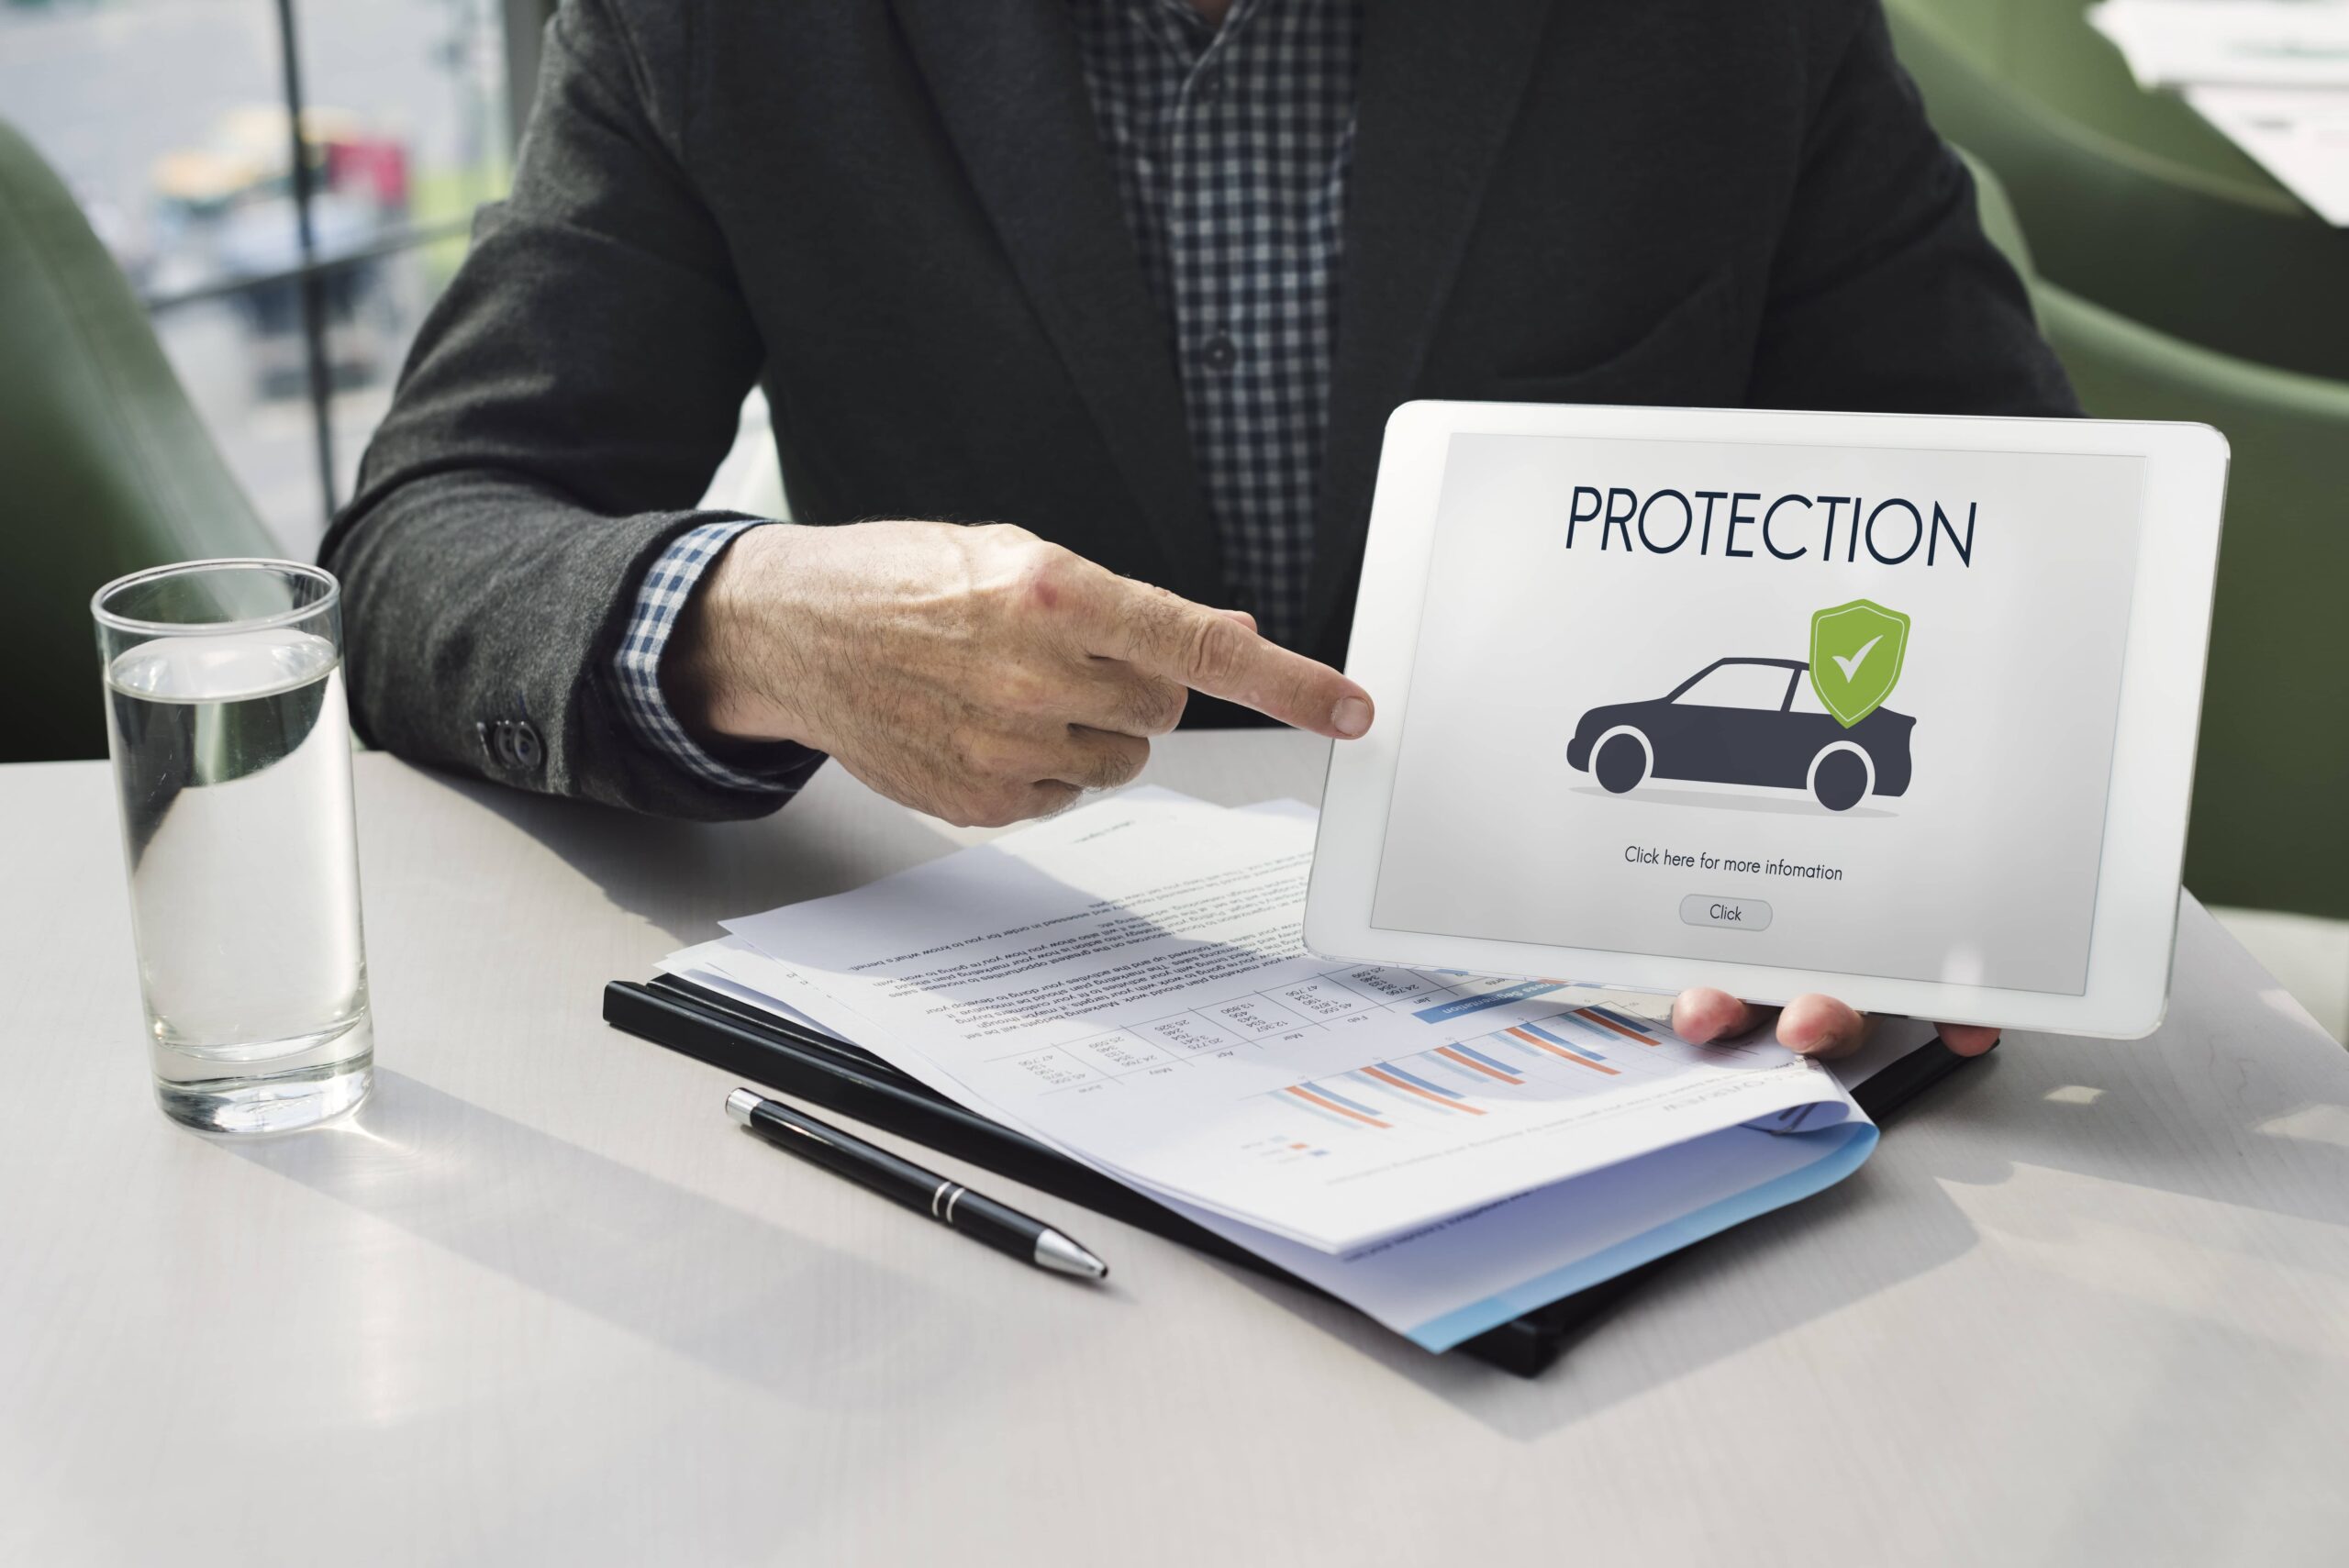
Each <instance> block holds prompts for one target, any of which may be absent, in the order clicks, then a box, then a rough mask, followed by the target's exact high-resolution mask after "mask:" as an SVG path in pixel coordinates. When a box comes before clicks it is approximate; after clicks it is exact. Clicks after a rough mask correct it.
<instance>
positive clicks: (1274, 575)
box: [616, 0, 1434, 793]
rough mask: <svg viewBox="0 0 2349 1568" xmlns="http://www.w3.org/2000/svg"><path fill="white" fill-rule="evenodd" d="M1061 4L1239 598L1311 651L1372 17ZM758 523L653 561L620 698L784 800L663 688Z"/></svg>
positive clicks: (663, 740)
mask: <svg viewBox="0 0 2349 1568" xmlns="http://www.w3.org/2000/svg"><path fill="white" fill-rule="evenodd" d="M1421 3H1424V4H1432V3H1434V0H1421ZM1069 8H1070V12H1071V15H1072V17H1074V22H1075V25H1076V36H1077V43H1078V49H1079V54H1080V57H1081V60H1082V61H1083V66H1084V72H1085V92H1086V94H1087V95H1088V96H1089V98H1090V99H1091V101H1092V105H1093V117H1094V121H1095V125H1096V127H1097V129H1098V131H1099V134H1100V137H1101V141H1102V145H1103V147H1104V149H1105V150H1107V151H1108V155H1109V164H1110V168H1111V171H1112V172H1113V174H1114V175H1115V178H1116V182H1117V189H1118V199H1119V206H1120V208H1121V210H1122V211H1123V213H1124V217H1125V221H1126V226H1127V228H1129V230H1130V232H1131V234H1132V236H1133V241H1134V249H1135V250H1136V252H1137V254H1138V255H1139V257H1140V259H1141V270H1142V275H1143V277H1144V279H1145V280H1146V281H1147V283H1148V284H1149V287H1150V292H1151V295H1152V299H1153V300H1155V301H1156V303H1157V306H1158V308H1159V312H1160V314H1161V315H1162V316H1163V317H1164V319H1165V322H1166V328H1167V333H1168V337H1169V341H1170V343H1171V345H1172V348H1173V350H1174V354H1175V366H1176V369H1177V372H1178V373H1179V374H1180V376H1181V379H1182V384H1183V397H1184V409H1185V416H1186V419H1187V421H1188V424H1189V427H1190V437H1191V449H1192V451H1193V453H1194V455H1195V457H1196V459H1197V462H1198V465H1199V471H1200V476H1201V478H1202V480H1203V481H1204V483H1205V484H1206V488H1207V500H1208V510H1209V511H1210V513H1211V514H1212V516H1213V517H1214V519H1215V524H1216V528H1217V533H1218V537H1219V539H1220V541H1221V544H1222V547H1223V562H1224V579H1225V582H1224V587H1225V592H1226V595H1228V598H1227V602H1228V604H1229V605H1230V606H1231V607H1234V608H1239V609H1245V610H1249V611H1251V612H1252V613H1253V614H1254V615H1255V617H1256V619H1257V623H1258V625H1259V626H1260V627H1261V628H1262V629H1263V630H1264V634H1265V635H1266V636H1268V637H1270V638H1272V639H1275V640H1276V641H1282V642H1293V641H1295V640H1296V639H1297V638H1299V637H1301V636H1302V635H1303V633H1304V619H1305V590H1306V580H1307V573H1308V569H1309V567H1310V563H1311V562H1312V554H1313V510H1314V502H1315V497H1316V493H1317V490H1318V486H1319V479H1320V466H1321V441H1322V431H1323V428H1324V426H1325V424H1326V423H1327V419H1328V410H1329V389H1330V355H1331V352H1332V349H1333V346H1334V343H1335V341H1336V338H1337V325H1338V262H1339V254H1340V241H1341V233H1342V229H1343V226H1344V218H1345V197H1346V176H1347V172H1348V168H1349V166H1350V164H1351V162H1352V161H1353V137H1354V131H1353V126H1354V82H1355V71H1356V61H1357V55H1358V50H1359V43H1360V38H1361V17H1362V6H1361V0H1236V4H1234V5H1233V6H1232V7H1231V10H1230V14H1229V15H1228V16H1227V17H1225V18H1224V22H1223V26H1222V27H1221V28H1210V27H1208V24H1207V23H1206V22H1205V21H1204V20H1203V19H1202V18H1201V17H1200V16H1199V14H1198V12H1197V9H1196V8H1195V7H1194V6H1192V5H1191V3H1190V0H1069ZM751 526H752V525H751V524H749V523H745V522H740V521H729V522H719V523H708V524H705V525H703V526H701V527H699V528H693V529H691V530H690V531H688V532H686V533H685V534H682V535H680V536H678V538H677V539H676V541H675V542H674V544H672V545H671V546H670V547H669V549H668V550H667V551H666V552H665V553H663V554H662V556H661V557H660V558H659V559H658V560H656V561H655V562H653V564H652V567H651V571H649V572H648V573H646V575H645V579H644V583H643V585H642V587H641V588H640V590H639V592H638V595H637V600H636V606H635V609H634V612H633V614H632V616H631V617H630V620H629V628H628V633H627V636H626V637H625V638H624V639H623V640H622V642H621V644H620V651H619V653H618V657H617V661H616V664H617V673H618V677H619V679H618V692H619V697H620V706H621V709H622V711H623V712H625V713H626V714H627V715H628V717H629V720H630V721H631V722H632V724H633V725H634V726H635V728H636V730H637V732H638V734H639V736H640V738H641V739H642V740H644V741H645V742H646V743H648V744H650V745H651V746H653V747H654V748H656V749H658V750H659V751H662V752H663V753H665V754H666V755H668V756H669V757H670V758H671V759H673V760H674V762H676V763H677V764H678V765H679V766H680V767H682V768H684V769H685V771H686V772H688V773H692V774H694V775H695V776H696V777H698V778H701V779H702V780H704V781H706V782H707V783H710V784H718V785H720V786H723V787H726V788H729V789H745V790H764V791H768V792H771V793H784V792H786V791H788V790H789V789H790V788H791V787H793V786H792V784H789V783H786V782H785V781H784V780H783V779H781V778H778V777H776V776H774V775H770V774H765V773H746V772H744V771H742V770H740V769H738V768H732V767H729V766H727V765H726V764H724V763H722V762H718V760H717V759H716V758H714V757H712V756H710V755H709V753H708V752H707V751H705V750H703V749H702V748H701V747H699V746H697V745H696V744H695V743H694V741H693V740H692V738H691V737H690V736H688V735H687V734H686V733H685V728H684V726H682V725H681V724H679V723H678V722H677V718H676V716H675V715H674V713H672V712H671V711H670V708H669V705H668V703H667V701H666V700H665V699H664V698H663V697H662V692H661V658H662V651H664V650H665V649H666V647H667V645H668V640H669V633H670V632H671V630H672V629H673V628H674V626H675V624H676V617H677V614H678V612H679V610H681V609H682V608H683V607H684V606H685V601H686V599H687V598H688V597H689V596H690V595H692V593H693V591H694V588H695V585H696V584H697V583H698V582H699V581H700V578H701V574H702V573H703V572H704V571H705V570H707V567H708V565H709V563H710V562H712V561H713V560H715V559H716V558H717V556H718V552H719V551H720V550H723V549H724V548H725V546H726V544H727V543H728V541H729V540H730V539H733V538H734V536H735V535H737V534H738V533H740V531H741V530H742V529H743V528H748V527H751ZM789 772H790V773H792V774H793V775H794V776H795V777H804V776H805V772H804V769H802V768H800V767H798V766H796V765H794V766H793V767H792V768H790V770H789Z"/></svg>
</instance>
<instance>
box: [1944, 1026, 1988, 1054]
mask: <svg viewBox="0 0 2349 1568" xmlns="http://www.w3.org/2000/svg"><path fill="white" fill-rule="evenodd" d="M1933 1028H1935V1029H1939V1030H1940V1031H1941V1037H1942V1043H1943V1045H1945V1046H1948V1047H1949V1048H1950V1049H1951V1050H1952V1051H1955V1052H1957V1054H1958V1055H1960V1056H1979V1055H1981V1054H1982V1053H1983V1052H1984V1051H1987V1050H1989V1049H1990V1048H1991V1047H1992V1046H1994V1045H1996V1044H1998V1030H1997V1029H1992V1028H1990V1027H1989V1026H1988V1025H1987V1024H1935V1025H1934V1026H1933Z"/></svg>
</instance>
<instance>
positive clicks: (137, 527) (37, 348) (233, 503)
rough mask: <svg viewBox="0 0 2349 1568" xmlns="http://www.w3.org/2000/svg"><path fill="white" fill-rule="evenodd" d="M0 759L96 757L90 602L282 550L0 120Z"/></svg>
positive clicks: (110, 278) (94, 250) (92, 245)
mask: <svg viewBox="0 0 2349 1568" xmlns="http://www.w3.org/2000/svg"><path fill="white" fill-rule="evenodd" d="M0 365H6V367H7V374H6V376H5V377H0V496H5V500H4V501H0V528H5V529H6V540H5V545H6V558H7V562H8V564H7V568H6V571H4V572H0V668H5V669H6V670H7V671H8V673H9V684H8V693H7V697H6V706H0V762H30V761H38V760H42V759H50V758H64V757H102V756H104V755H106V727H105V718H104V714H105V706H104V703H103V700H102V699H101V696H100V695H99V685H98V669H97V653H96V648H95V642H94V640H93V634H92V631H91V628H90V612H89V601H90V595H91V594H93V593H94V592H95V591H96V589H97V588H98V587H99V585H100V584H104V583H105V582H106V581H107V580H108V579H109V578H113V577H117V576H119V575H121V574H122V573H126V572H135V571H137V570H139V568H141V567H145V566H156V565H161V564H162V563H164V562H172V561H189V560H195V559H200V558H203V557H206V556H228V555H272V556H273V555H277V554H280V553H282V552H281V551H280V550H279V549H278V547H277V544H276V542H275V541H274V540H273V539H271V538H270V536H269V530H268V529H266V528H263V527H262V523H261V519H260V518H259V517H257V516H255V514H254V512H253V509H252V504H251V503H250V501H248V500H247V499H246V497H245V494H244V492H243V491H242V490H240V489H239V487H238V485H237V482H236V480H235V479H234V478H232V477H231V476H230V475H229V473H228V467H227V465H226V464H225V463H223V462H221V459H220V454H219V452H218V451H217V450H216V449H215V448H214V446H213V444H212V440H211V438H210V437H209V436H208V435H207V434H206V432H205V428H204V426H203V424H202V422H201V421H199V420H198V419H197V417H196V414H195V409H193V408H191V407H190V406H188V401H187V395H186V394H185V393H184V392H183V391H182V390H181V388H180V384H179V380H178V378H177V377H176V376H174V375H173V373H172V368H171V366H170V364H169V363H168V362H166V361H165V360H164V358H163V352H162V350H161V347H160V346H159V345H158V344H157V343H156V341H155V334H154V330H153V328H150V326H149V325H148V322H147V314H146V312H145V311H144V310H143V309H141V308H140V306H139V300H138V298H137V297H136V296H135V295H133V294H132V293H131V291H130V285H129V284H128V282H127V281H125V279H124V278H123V275H122V273H121V272H120V271H119V270H118V269H117V267H116V266H115V264H114V259H113V258H112V257H111V256H109V255H107V254H106V247H105V246H103V245H102V244H100V243H99V241H98V238H97V236H96V235H95V234H93V233H92V232H91V231H90V226H89V224H88V223H87V222H86V221H84V220H83V217H82V212H81V208H80V207H78V206H75V205H74V201H73V198H72V195H71V194H70V193H69V192H68V191H67V190H66V189H65V186H64V184H63V183H61V181H60V180H59V179H58V178H57V176H56V175H55V174H54V173H52V172H50V169H49V168H48V166H47V165H46V164H44V163H43V162H42V161H41V160H40V155H39V153H38V152H36V151H35V150H33V148H32V146H31V144H30V143H28V142H27V141H26V140H25V139H24V138H23V137H22V136H20V135H18V134H17V132H16V130H15V129H14V128H11V127H9V126H8V125H6V123H5V122H0Z"/></svg>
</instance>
